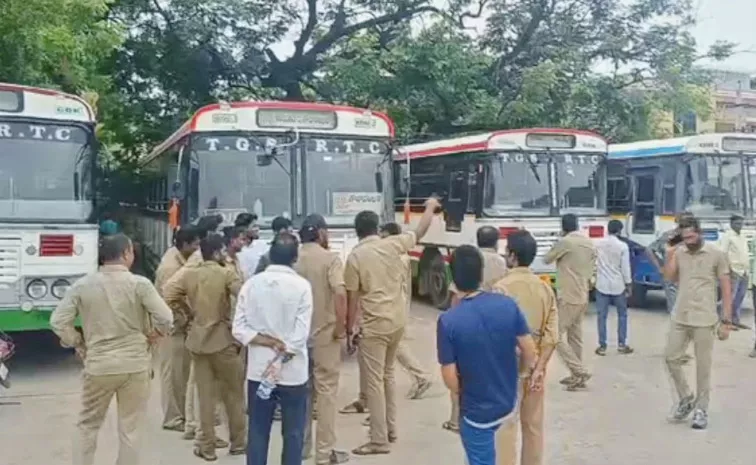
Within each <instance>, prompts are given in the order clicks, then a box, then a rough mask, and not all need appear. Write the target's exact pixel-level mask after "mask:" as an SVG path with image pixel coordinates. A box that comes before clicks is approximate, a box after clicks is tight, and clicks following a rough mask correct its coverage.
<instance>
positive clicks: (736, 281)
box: [730, 274, 748, 323]
mask: <svg viewBox="0 0 756 465" xmlns="http://www.w3.org/2000/svg"><path fill="white" fill-rule="evenodd" d="M730 282H731V283H732V322H733V323H740V311H741V309H742V307H743V300H745V296H746V292H748V277H747V276H738V275H734V274H733V275H730Z"/></svg>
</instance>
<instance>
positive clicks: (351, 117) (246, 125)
mask: <svg viewBox="0 0 756 465" xmlns="http://www.w3.org/2000/svg"><path fill="white" fill-rule="evenodd" d="M295 127H296V128H297V129H298V130H299V131H301V132H306V133H315V134H322V135H333V136H355V135H358V136H364V137H380V138H393V137H394V122H393V121H391V118H389V117H388V116H387V115H386V114H384V113H380V112H375V111H371V110H367V109H362V108H355V107H349V106H342V105H332V104H329V103H311V102H231V103H225V102H224V103H214V104H211V105H207V106H204V107H202V108H200V109H199V110H197V112H196V113H194V115H193V116H192V117H191V118H190V119H189V120H188V121H186V122H185V123H184V124H182V125H181V127H180V128H179V129H178V130H177V131H176V132H174V133H173V134H171V136H170V137H169V138H168V139H166V140H165V141H164V142H162V143H161V144H160V145H158V146H157V147H155V148H154V149H153V150H152V152H150V154H149V155H148V156H147V157H146V158H145V161H144V162H145V163H147V162H149V161H151V160H152V159H154V158H155V157H157V156H159V155H160V154H161V153H162V152H163V151H165V150H166V149H168V148H169V147H171V146H172V145H173V144H175V143H176V142H178V141H179V140H181V139H182V138H184V137H185V136H187V135H189V134H191V133H194V132H213V131H218V132H220V131H259V132H269V133H283V132H287V131H291V130H292V129H294V128H295Z"/></svg>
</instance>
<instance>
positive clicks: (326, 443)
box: [294, 243, 346, 463]
mask: <svg viewBox="0 0 756 465" xmlns="http://www.w3.org/2000/svg"><path fill="white" fill-rule="evenodd" d="M294 269H295V270H296V271H297V273H299V274H300V276H302V277H303V278H305V279H307V281H309V282H310V285H311V286H312V301H313V313H312V325H311V326H310V344H309V345H310V354H311V355H312V367H313V370H312V377H311V382H312V389H313V391H314V392H313V398H317V399H318V422H317V429H316V431H315V441H316V446H315V463H321V462H327V461H328V459H329V458H330V456H331V451H332V450H333V449H334V446H335V445H336V399H337V397H338V393H339V373H340V371H341V346H342V342H343V341H342V340H339V339H334V337H333V335H334V331H335V330H336V307H335V305H334V299H333V296H334V294H336V293H345V292H346V290H345V288H344V266H343V265H342V263H341V259H340V258H339V256H338V255H337V254H335V253H333V252H329V251H328V250H326V249H324V248H323V247H321V246H320V245H319V244H316V243H307V244H303V245H302V249H301V250H300V252H299V259H298V260H297V263H296V264H295V266H294ZM313 406H314V402H312V401H311V402H310V411H309V412H308V413H309V417H308V418H309V421H308V422H307V425H306V434H305V437H306V439H305V447H304V454H305V455H308V453H309V452H310V450H311V449H312V439H311V426H312V414H313Z"/></svg>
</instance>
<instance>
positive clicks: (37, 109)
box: [0, 82, 95, 123]
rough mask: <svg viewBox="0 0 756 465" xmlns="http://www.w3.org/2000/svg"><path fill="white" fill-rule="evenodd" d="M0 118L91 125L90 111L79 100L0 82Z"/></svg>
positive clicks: (92, 120) (86, 105)
mask: <svg viewBox="0 0 756 465" xmlns="http://www.w3.org/2000/svg"><path fill="white" fill-rule="evenodd" d="M0 116H2V117H4V118H5V117H7V118H35V119H51V120H59V121H77V122H85V123H94V122H95V113H94V110H92V107H91V106H90V105H89V104H88V103H87V102H86V101H85V100H84V99H83V98H81V97H79V96H76V95H71V94H66V93H63V92H60V91H57V90H52V89H43V88H40V87H29V86H21V85H17V84H6V83H3V82H0Z"/></svg>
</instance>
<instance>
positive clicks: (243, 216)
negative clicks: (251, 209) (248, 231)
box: [234, 213, 257, 228]
mask: <svg viewBox="0 0 756 465" xmlns="http://www.w3.org/2000/svg"><path fill="white" fill-rule="evenodd" d="M255 221H257V215H256V214H254V213H239V214H238V215H236V219H235V220H234V226H244V227H245V228H248V227H249V226H250V225H252V223H254V222H255Z"/></svg>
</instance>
